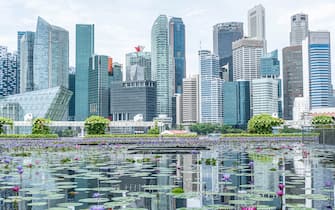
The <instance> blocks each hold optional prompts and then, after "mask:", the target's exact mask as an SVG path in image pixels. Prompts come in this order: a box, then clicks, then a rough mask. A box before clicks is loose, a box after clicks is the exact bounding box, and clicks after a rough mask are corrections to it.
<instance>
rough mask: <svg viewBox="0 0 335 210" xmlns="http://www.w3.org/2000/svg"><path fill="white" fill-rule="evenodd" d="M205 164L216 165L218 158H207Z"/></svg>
mask: <svg viewBox="0 0 335 210" xmlns="http://www.w3.org/2000/svg"><path fill="white" fill-rule="evenodd" d="M205 164H206V165H212V166H216V159H215V158H212V159H211V158H207V159H206V160H205Z"/></svg>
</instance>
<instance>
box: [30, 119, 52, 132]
mask: <svg viewBox="0 0 335 210" xmlns="http://www.w3.org/2000/svg"><path fill="white" fill-rule="evenodd" d="M49 123H50V120H49V119H45V118H36V119H35V120H34V121H33V127H32V132H31V133H32V134H50V128H49V126H48V124H49Z"/></svg>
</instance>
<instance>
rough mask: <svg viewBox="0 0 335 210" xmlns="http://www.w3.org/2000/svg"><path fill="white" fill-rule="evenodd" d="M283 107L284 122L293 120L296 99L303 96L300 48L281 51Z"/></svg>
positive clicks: (292, 47) (286, 48) (294, 47)
mask: <svg viewBox="0 0 335 210" xmlns="http://www.w3.org/2000/svg"><path fill="white" fill-rule="evenodd" d="M282 55H283V101H284V103H283V105H284V113H283V117H284V119H285V120H292V119H293V105H294V99H295V98H296V97H302V96H303V76H302V75H303V74H302V47H301V45H300V46H299V45H298V46H290V47H285V48H284V49H283V53H282Z"/></svg>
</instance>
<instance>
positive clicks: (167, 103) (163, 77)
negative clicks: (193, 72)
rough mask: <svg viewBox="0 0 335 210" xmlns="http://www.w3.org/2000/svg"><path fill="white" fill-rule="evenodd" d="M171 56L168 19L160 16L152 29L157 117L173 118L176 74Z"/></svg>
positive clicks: (152, 66) (152, 71) (153, 76)
mask: <svg viewBox="0 0 335 210" xmlns="http://www.w3.org/2000/svg"><path fill="white" fill-rule="evenodd" d="M169 55H170V48H169V23H168V18H167V16H166V15H160V16H158V17H157V19H156V20H155V22H154V24H153V26H152V28H151V77H152V80H153V81H156V85H157V115H166V116H168V117H172V97H173V94H174V92H175V90H174V84H175V79H174V75H175V72H174V69H173V68H171V66H172V65H171V63H172V59H170V56H169Z"/></svg>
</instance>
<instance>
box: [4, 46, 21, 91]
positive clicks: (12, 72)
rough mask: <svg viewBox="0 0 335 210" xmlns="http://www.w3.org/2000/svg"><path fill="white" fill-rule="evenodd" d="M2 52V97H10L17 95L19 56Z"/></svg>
mask: <svg viewBox="0 0 335 210" xmlns="http://www.w3.org/2000/svg"><path fill="white" fill-rule="evenodd" d="M4 49H6V51H4V52H2V54H3V55H1V56H0V96H8V95H13V94H15V93H16V87H17V86H16V82H17V80H16V73H17V55H16V54H15V53H9V52H7V48H4Z"/></svg>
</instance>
